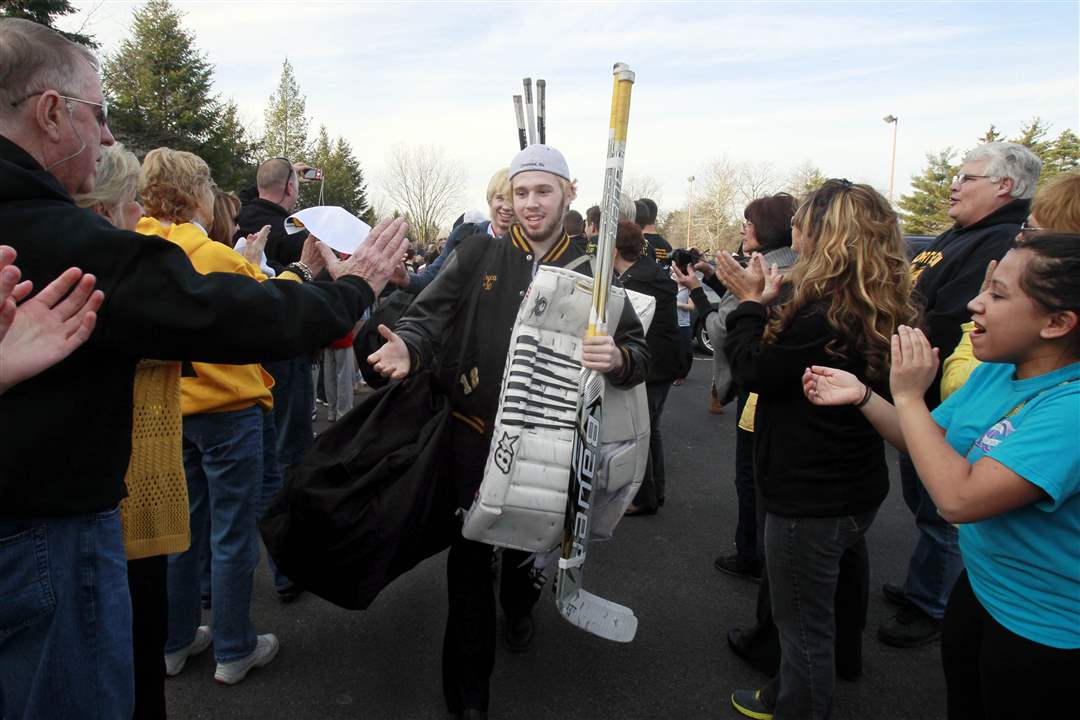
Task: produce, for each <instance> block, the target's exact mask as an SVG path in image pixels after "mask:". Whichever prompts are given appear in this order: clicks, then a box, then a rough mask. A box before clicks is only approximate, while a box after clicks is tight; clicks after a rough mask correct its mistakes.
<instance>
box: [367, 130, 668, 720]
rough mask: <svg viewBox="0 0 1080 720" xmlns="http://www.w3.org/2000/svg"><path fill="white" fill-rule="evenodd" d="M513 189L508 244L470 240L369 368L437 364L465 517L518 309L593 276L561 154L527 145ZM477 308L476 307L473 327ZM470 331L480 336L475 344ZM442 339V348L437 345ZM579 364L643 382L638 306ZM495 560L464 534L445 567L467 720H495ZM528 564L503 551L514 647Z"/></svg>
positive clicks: (529, 593) (451, 653) (448, 653)
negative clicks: (566, 282) (491, 704)
mask: <svg viewBox="0 0 1080 720" xmlns="http://www.w3.org/2000/svg"><path fill="white" fill-rule="evenodd" d="M510 183H511V190H512V192H513V197H514V215H515V216H516V217H517V219H518V222H517V223H515V224H514V225H512V226H511V227H510V231H509V233H507V235H506V236H505V237H501V238H496V239H494V240H491V239H489V238H487V237H486V236H484V237H483V238H482V240H481V241H480V242H476V241H475V240H474V238H468V239H466V240H463V241H462V242H461V243H460V244H459V245H458V248H457V250H456V251H455V252H454V254H453V255H451V256H450V258H449V260H448V261H447V262H446V264H445V265H444V266H443V269H442V271H441V272H440V273H439V275H438V276H437V277H436V278H435V280H434V281H433V282H432V283H431V285H429V286H428V287H427V289H426V290H425V291H424V292H423V293H422V294H421V295H420V296H419V297H418V298H417V299H416V301H415V302H414V303H413V304H412V306H410V308H409V310H408V312H406V314H405V315H404V316H403V317H402V318H401V320H400V321H398V324H397V327H396V330H397V333H396V334H395V333H393V332H391V331H390V330H389V329H388V328H386V327H385V326H380V327H379V333H380V334H381V335H382V336H383V337H384V338H385V339H386V340H387V341H388V342H387V343H386V344H385V345H384V346H383V347H382V348H381V349H380V350H379V351H378V352H376V353H375V354H373V355H372V356H371V357H370V358H369V361H370V362H371V363H372V365H373V366H374V367H375V369H376V370H377V371H378V372H380V373H381V374H383V375H384V376H387V377H391V378H395V379H396V378H403V377H405V376H407V375H408V374H409V373H410V372H414V371H416V370H418V369H420V368H422V367H427V366H429V365H431V364H432V363H436V362H437V363H439V367H440V376H441V377H442V379H443V386H444V387H446V388H450V389H451V391H450V392H451V402H452V404H453V407H454V411H455V412H454V418H455V422H454V423H453V427H452V430H451V432H452V436H453V440H452V445H453V450H452V453H451V455H452V457H450V458H448V461H449V466H450V467H451V468H452V470H451V473H452V476H453V480H454V483H455V486H456V489H457V492H458V503H459V505H460V507H462V508H465V509H468V508H469V507H470V506H471V505H472V502H473V498H474V497H475V496H476V493H477V490H478V488H479V486H480V480H481V477H482V475H483V470H484V463H485V461H486V459H487V454H488V448H489V446H490V444H491V434H492V426H493V425H494V421H495V415H496V412H497V410H498V404H499V393H500V390H501V385H502V376H503V369H504V367H505V362H506V354H507V350H508V349H509V345H510V337H511V333H512V330H513V327H514V323H515V319H516V317H517V312H518V306H519V305H520V303H521V299H522V298H523V297H524V296H525V293H526V291H527V290H528V288H529V285H530V284H531V283H532V279H533V276H534V275H535V273H536V270H537V268H538V267H539V266H540V265H553V266H556V267H567V266H571V265H572V266H573V268H574V269H575V270H577V271H578V272H581V273H584V274H589V275H591V273H592V269H591V264H590V263H589V262H588V261H584V262H583V261H580V260H579V258H581V257H582V256H583V254H584V253H583V250H582V249H581V248H577V247H575V246H574V245H573V244H572V243H571V242H570V238H569V237H568V236H567V235H566V233H565V232H564V231H563V219H564V218H565V216H566V213H567V211H568V210H569V207H570V203H571V201H572V200H573V199H574V191H573V187H572V185H571V182H570V170H569V168H568V167H567V164H566V160H565V159H564V158H563V156H562V153H560V152H559V151H558V150H556V149H555V148H552V147H549V146H547V145H530V146H529V147H527V148H526V149H525V150H522V151H521V152H520V153H519V154H518V155H517V156H516V157H515V158H514V161H513V162H512V163H511V165H510ZM575 261H578V262H575ZM476 295H478V296H479V299H478V301H477V302H475V303H474V302H472V300H473V298H474V296H476ZM470 307H475V308H476V309H475V312H474V313H472V315H473V317H472V318H471V322H470V318H469V317H467V316H468V315H469V314H470V313H469V308H470ZM467 327H471V330H470V331H469V333H468V337H466V336H465V330H466V328H467ZM443 339H445V340H446V342H445V345H443V346H441V347H440V345H442V343H441V341H442V340H443ZM459 357H461V358H463V360H462V364H461V367H460V368H459V367H458V366H457V365H456V362H457V358H459ZM437 358H438V359H437ZM582 364H583V365H584V366H585V367H587V368H590V369H594V370H598V371H600V372H604V373H607V375H608V378H609V379H610V380H611V382H612V383H613V384H615V385H620V386H632V385H636V384H637V383H640V382H642V381H643V380H644V379H645V376H646V374H647V373H648V365H649V351H648V348H647V346H646V345H645V335H644V333H643V332H642V328H641V323H640V322H639V321H638V319H637V316H636V315H635V314H634V310H633V308H632V307H631V305H630V303H626V304H624V306H623V312H622V315H621V317H620V318H619V321H618V326H617V328H616V329H615V331H614V333H613V335H611V336H605V337H595V338H586V339H585V340H584V346H583V348H582ZM491 553H492V546H491V545H487V544H485V543H479V542H474V541H471V540H466V539H465V538H463V537H461V536H458V537H456V538H455V540H454V543H453V545H452V546H451V547H450V555H449V558H448V560H447V585H448V592H449V617H448V618H447V623H446V635H445V638H444V641H443V693H444V695H445V697H446V703H447V707H448V708H449V709H450V711H451V712H452V713H456V714H457V716H458V717H460V718H486V717H487V708H488V698H489V681H490V677H491V671H492V668H493V666H494V661H495V597H494V593H493V592H492V585H491V570H490V568H491ZM526 558H527V556H526V554H525V553H520V552H515V551H509V550H507V551H504V553H503V576H504V582H503V583H502V585H501V588H500V599H501V601H502V605H503V607H504V608H505V609H506V610H507V614H508V618H507V641H508V644H510V645H511V647H513V644H514V642H512V641H520V640H523V639H528V638H531V635H532V631H533V626H532V619H531V616H530V613H531V609H532V605H533V604H534V603H535V602H536V599H537V597H538V594H539V590H538V589H536V588H534V587H532V586H526V585H525V583H522V582H519V581H518V580H512V581H511V582H509V583H508V582H506V581H505V578H507V577H512V576H513V575H514V574H515V573H516V574H520V573H521V572H522V570H526V571H527V570H528V566H529V563H528V562H527V559H526ZM526 645H527V643H526Z"/></svg>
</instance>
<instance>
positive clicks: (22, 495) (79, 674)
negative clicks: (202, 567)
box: [0, 18, 408, 718]
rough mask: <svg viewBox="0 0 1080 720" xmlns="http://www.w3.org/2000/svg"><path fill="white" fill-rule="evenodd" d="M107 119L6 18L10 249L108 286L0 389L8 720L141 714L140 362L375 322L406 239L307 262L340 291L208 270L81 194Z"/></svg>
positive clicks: (59, 47) (88, 76)
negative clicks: (81, 200) (133, 562)
mask: <svg viewBox="0 0 1080 720" xmlns="http://www.w3.org/2000/svg"><path fill="white" fill-rule="evenodd" d="M107 119H108V116H107V113H106V108H105V98H104V96H103V95H102V91H101V78H100V76H99V74H98V63H97V60H96V59H95V58H94V56H93V55H92V54H91V53H90V52H89V51H88V50H86V49H85V48H82V47H80V46H77V45H75V44H73V43H71V42H69V41H68V40H66V39H64V38H63V37H61V36H60V35H59V34H57V33H56V32H54V31H52V30H50V29H49V28H47V27H45V26H43V25H39V24H37V23H33V22H30V21H27V20H22V19H17V18H0V226H2V227H3V228H4V243H5V244H6V245H9V246H10V247H11V248H12V249H14V250H15V251H16V252H17V253H18V261H19V269H20V270H21V271H22V276H23V277H24V278H25V279H27V280H31V281H32V282H33V283H34V285H35V287H38V288H44V287H45V286H46V285H47V284H48V283H49V281H51V280H52V279H54V278H56V277H57V276H58V275H60V274H61V273H63V272H64V271H65V270H66V269H67V268H68V267H71V266H77V267H79V268H81V269H82V270H83V271H85V272H87V273H89V274H93V275H94V276H95V277H96V278H97V286H98V288H99V289H100V290H102V291H103V292H104V295H105V300H104V304H103V305H102V306H101V308H100V311H99V312H98V313H97V324H96V327H95V329H94V333H93V335H92V336H91V338H90V340H89V341H88V342H87V343H86V344H85V345H83V346H82V347H80V348H79V349H77V350H75V351H74V352H72V354H71V355H70V356H69V357H68V358H67V359H65V360H64V361H62V362H60V363H59V364H57V365H55V366H53V367H52V368H49V369H48V370H45V371H43V372H42V373H41V374H39V375H37V376H36V377H31V378H28V379H25V380H23V382H21V383H19V384H18V385H15V386H14V387H12V388H10V389H8V390H7V391H6V392H5V393H3V394H2V395H0V438H3V452H0V598H2V599H0V717H5V718H22V717H48V718H75V717H79V718H91V717H93V718H129V717H131V716H132V704H133V697H132V696H133V689H134V686H133V680H132V678H133V672H132V643H131V622H132V619H131V600H130V595H129V593H128V587H127V570H126V563H125V555H124V547H123V542H122V536H121V530H120V518H119V511H118V508H117V505H118V503H119V502H120V500H121V498H123V497H124V495H125V487H124V473H125V471H126V470H127V466H128V462H129V460H130V457H131V432H132V420H133V418H132V392H133V385H134V377H135V366H136V364H137V363H138V361H139V359H140V358H156V359H162V360H191V361H202V362H217V363H246V362H255V361H258V360H261V359H266V358H282V357H292V356H295V355H298V354H300V353H301V352H305V351H311V350H314V349H316V348H320V347H323V346H325V345H327V344H329V343H330V342H332V341H333V340H335V339H336V338H338V337H341V336H342V335H344V334H345V333H346V332H347V331H348V330H349V329H350V328H351V327H352V326H353V325H354V324H355V323H356V321H357V320H358V319H359V318H360V317H361V315H362V314H363V312H364V310H365V309H366V308H367V307H368V306H369V305H370V304H371V303H372V302H373V300H374V298H375V294H376V293H378V292H379V291H381V290H382V288H383V286H384V285H385V284H386V281H387V279H388V278H389V276H390V274H391V273H392V272H393V270H394V268H395V267H396V265H397V264H398V262H399V260H398V259H399V258H400V257H401V253H402V252H404V250H405V247H406V246H407V244H408V241H407V240H406V239H405V232H406V229H407V228H406V226H405V224H404V222H399V221H394V222H391V223H382V224H380V225H378V226H376V227H375V228H374V229H373V230H372V233H371V235H369V236H368V239H367V241H366V242H365V243H364V245H363V246H362V247H361V248H360V249H359V250H358V251H357V252H356V253H354V254H353V256H352V258H351V259H350V260H349V261H347V262H341V261H338V260H336V259H335V258H334V257H333V256H332V254H330V253H329V248H326V247H324V246H314V245H312V246H311V248H310V253H307V254H308V255H310V256H311V257H310V259H312V261H313V262H315V263H316V264H319V265H322V264H325V265H326V266H327V269H328V270H329V271H330V273H331V275H332V276H334V277H336V278H340V279H339V280H337V281H336V282H333V283H314V282H267V283H261V282H258V281H257V280H256V279H254V278H250V277H244V276H241V275H237V274H232V273H209V274H207V275H202V274H200V273H198V272H196V271H195V269H194V268H193V267H192V265H191V262H190V261H189V260H188V259H187V257H186V256H185V255H184V252H183V250H181V249H180V248H179V247H178V246H177V245H175V244H174V243H171V242H169V241H167V240H163V239H160V238H154V237H148V236H145V235H138V234H135V233H133V232H129V231H126V230H122V229H118V228H116V227H114V226H112V225H111V224H109V223H108V222H107V221H106V220H104V219H103V218H101V217H98V216H97V215H95V214H93V213H91V212H88V211H86V210H83V209H80V208H78V207H77V206H76V205H75V202H74V200H73V199H72V196H73V195H75V194H78V193H86V192H89V191H90V190H92V189H93V187H94V180H95V171H96V166H97V162H98V158H99V157H100V155H101V148H102V146H106V145H111V144H112V143H113V136H112V134H111V133H110V132H109V127H108V124H107ZM320 252H321V253H322V254H321V259H320ZM5 255H7V256H10V253H8V252H7V251H5ZM313 269H318V268H313ZM299 270H302V272H301V273H300V275H303V276H309V272H308V270H307V269H305V268H298V271H299ZM300 275H297V276H296V278H295V279H296V280H308V279H310V278H309V277H303V278H302V277H301V276H300ZM9 281H10V278H9Z"/></svg>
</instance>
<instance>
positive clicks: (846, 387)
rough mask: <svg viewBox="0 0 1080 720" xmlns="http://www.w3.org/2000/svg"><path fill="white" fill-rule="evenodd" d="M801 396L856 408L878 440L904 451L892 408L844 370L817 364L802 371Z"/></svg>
mask: <svg viewBox="0 0 1080 720" xmlns="http://www.w3.org/2000/svg"><path fill="white" fill-rule="evenodd" d="M803 394H805V395H806V399H807V400H809V401H810V402H812V403H813V404H814V405H832V406H835V405H859V409H860V410H861V411H862V414H863V416H864V417H865V418H866V419H867V420H869V421H870V424H871V425H873V426H874V429H875V430H877V431H878V434H879V435H881V437H883V438H885V440H887V441H888V442H889V443H890V444H891V445H892V446H893V447H895V448H896V449H897V450H899V451H900V452H905V453H906V452H907V443H905V442H904V434H903V433H902V432H900V417H899V416H898V415H897V414H896V407H895V406H894V405H893V404H892V403H890V402H889V401H888V400H886V399H885V398H883V397H881V396H880V395H878V394H877V393H876V392H874V391H873V390H871V389H870V386H869V385H867V384H865V383H864V382H862V381H861V380H859V378H857V377H855V376H854V375H852V374H851V373H849V372H847V371H846V370H837V369H836V368H831V367H824V366H821V365H813V366H811V367H808V368H806V372H804V373H803ZM868 395H869V397H867V396H868ZM864 400H865V401H866V402H865V403H863V401H864ZM860 403H862V404H861V405H860ZM939 429H940V428H939Z"/></svg>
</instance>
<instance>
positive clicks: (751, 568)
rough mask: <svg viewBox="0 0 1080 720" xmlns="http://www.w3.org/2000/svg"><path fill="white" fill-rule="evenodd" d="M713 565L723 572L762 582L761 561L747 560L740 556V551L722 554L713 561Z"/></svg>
mask: <svg viewBox="0 0 1080 720" xmlns="http://www.w3.org/2000/svg"><path fill="white" fill-rule="evenodd" d="M713 567H715V568H716V569H717V570H719V571H720V572H722V573H727V574H728V575H734V576H735V577H740V578H743V579H744V580H749V581H751V582H756V583H760V582H761V563H756V562H749V563H748V562H746V561H744V560H741V559H740V558H739V555H738V553H736V554H733V555H721V556H720V557H718V558H716V560H714V561H713Z"/></svg>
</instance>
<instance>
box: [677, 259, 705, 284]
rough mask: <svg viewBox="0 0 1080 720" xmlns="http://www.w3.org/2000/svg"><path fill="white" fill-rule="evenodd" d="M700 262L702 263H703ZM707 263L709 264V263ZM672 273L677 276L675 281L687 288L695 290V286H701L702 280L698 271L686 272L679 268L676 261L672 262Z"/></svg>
mask: <svg viewBox="0 0 1080 720" xmlns="http://www.w3.org/2000/svg"><path fill="white" fill-rule="evenodd" d="M698 264H699V265H700V264H701V263H698ZM705 264H706V265H708V264H709V263H705ZM694 267H697V265H695V266H694ZM671 274H672V275H674V276H675V282H677V283H679V284H680V285H682V286H683V287H684V288H686V289H687V290H693V289H694V288H699V287H701V280H699V279H698V276H697V273H696V272H693V271H690V272H688V273H684V272H683V271H682V270H680V269H679V266H678V265H676V264H675V263H671Z"/></svg>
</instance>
